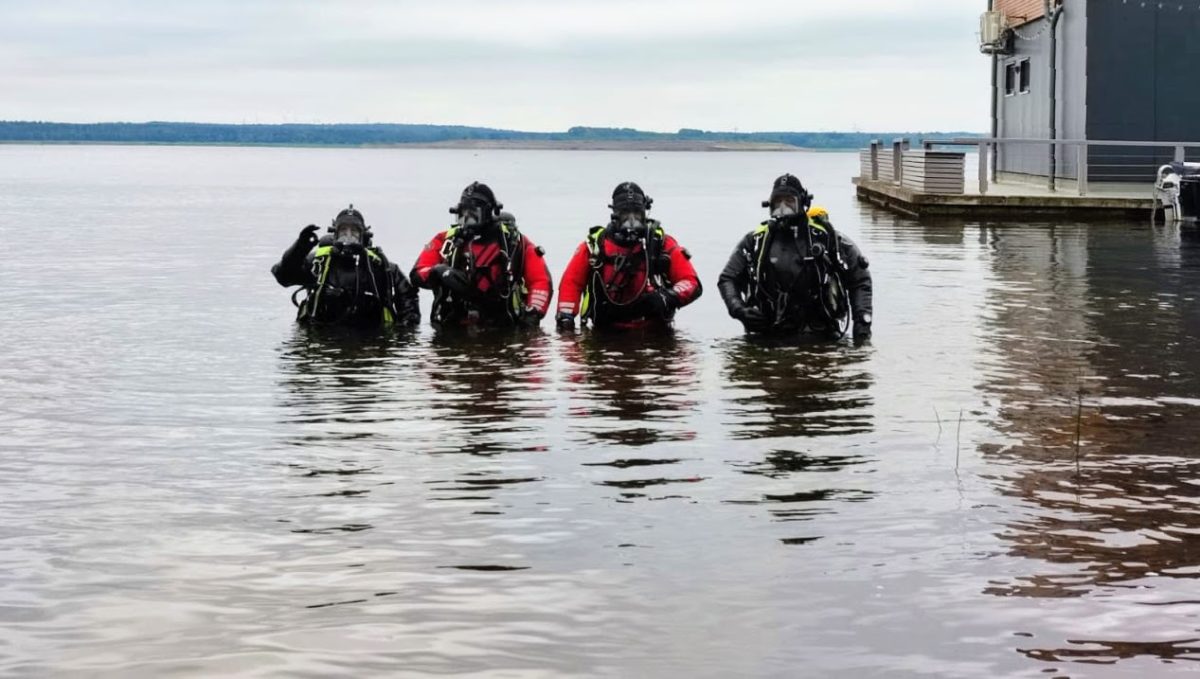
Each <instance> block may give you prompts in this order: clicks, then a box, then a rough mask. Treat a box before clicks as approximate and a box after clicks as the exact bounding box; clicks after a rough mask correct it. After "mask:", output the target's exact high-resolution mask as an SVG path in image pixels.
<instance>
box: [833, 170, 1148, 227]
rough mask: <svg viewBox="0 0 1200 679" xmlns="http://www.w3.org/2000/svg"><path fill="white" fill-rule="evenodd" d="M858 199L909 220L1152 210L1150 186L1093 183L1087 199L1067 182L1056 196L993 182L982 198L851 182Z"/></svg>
mask: <svg viewBox="0 0 1200 679" xmlns="http://www.w3.org/2000/svg"><path fill="white" fill-rule="evenodd" d="M852 181H853V182H854V186H856V187H857V190H858V198H859V200H865V201H868V202H871V203H874V204H875V205H878V206H880V207H883V208H887V209H889V210H893V211H895V212H899V213H901V214H904V215H908V216H910V217H933V216H953V217H979V218H1013V219H1019V218H1026V217H1030V218H1037V217H1042V218H1045V217H1063V218H1069V219H1139V220H1147V219H1149V217H1150V211H1151V210H1152V209H1155V207H1156V205H1155V201H1154V198H1153V186H1152V185H1150V184H1097V183H1092V184H1091V185H1089V186H1088V193H1087V195H1086V196H1080V195H1078V194H1077V192H1076V187H1075V186H1074V182H1069V183H1067V184H1066V185H1064V186H1063V187H1061V188H1060V189H1059V190H1058V191H1056V192H1051V191H1050V190H1049V189H1047V188H1046V187H1045V186H1037V185H1034V184H1025V183H1022V182H993V183H991V184H990V185H989V186H988V191H987V194H986V195H981V194H979V193H978V192H975V193H972V192H971V189H970V188H969V187H968V188H967V189H966V192H965V193H961V194H949V193H930V192H922V191H917V190H914V189H911V188H906V187H903V186H899V185H897V184H895V183H894V182H891V181H884V180H880V181H872V180H870V179H863V178H862V177H855V178H854V179H853V180H852Z"/></svg>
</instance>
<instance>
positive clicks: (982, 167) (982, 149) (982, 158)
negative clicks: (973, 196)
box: [979, 141, 988, 196]
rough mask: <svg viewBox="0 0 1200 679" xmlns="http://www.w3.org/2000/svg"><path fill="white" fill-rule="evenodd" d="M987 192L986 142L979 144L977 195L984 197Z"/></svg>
mask: <svg viewBox="0 0 1200 679" xmlns="http://www.w3.org/2000/svg"><path fill="white" fill-rule="evenodd" d="M987 192H988V145H987V142H986V141H981V142H979V195H981V196H986V195H987Z"/></svg>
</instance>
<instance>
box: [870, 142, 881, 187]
mask: <svg viewBox="0 0 1200 679" xmlns="http://www.w3.org/2000/svg"><path fill="white" fill-rule="evenodd" d="M879 145H880V141H879V140H878V139H872V140H871V181H873V182H877V181H879Z"/></svg>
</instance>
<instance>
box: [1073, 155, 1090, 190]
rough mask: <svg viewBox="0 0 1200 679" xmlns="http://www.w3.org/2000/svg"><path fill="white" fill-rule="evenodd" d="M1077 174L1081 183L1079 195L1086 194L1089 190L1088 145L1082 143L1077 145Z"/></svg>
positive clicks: (1077, 180)
mask: <svg viewBox="0 0 1200 679" xmlns="http://www.w3.org/2000/svg"><path fill="white" fill-rule="evenodd" d="M1075 176H1076V180H1075V181H1076V182H1078V184H1079V195H1081V196H1086V195H1087V192H1088V145H1087V144H1080V145H1079V146H1076V147H1075Z"/></svg>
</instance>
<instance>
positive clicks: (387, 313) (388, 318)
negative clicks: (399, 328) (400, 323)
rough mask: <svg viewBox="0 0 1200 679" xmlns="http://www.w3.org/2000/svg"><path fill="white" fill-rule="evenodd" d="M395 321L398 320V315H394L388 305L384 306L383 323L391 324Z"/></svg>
mask: <svg viewBox="0 0 1200 679" xmlns="http://www.w3.org/2000/svg"><path fill="white" fill-rule="evenodd" d="M394 322H396V317H395V316H393V315H392V310H391V309H389V308H387V307H383V324H384V325H391V324H392V323H394Z"/></svg>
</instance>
